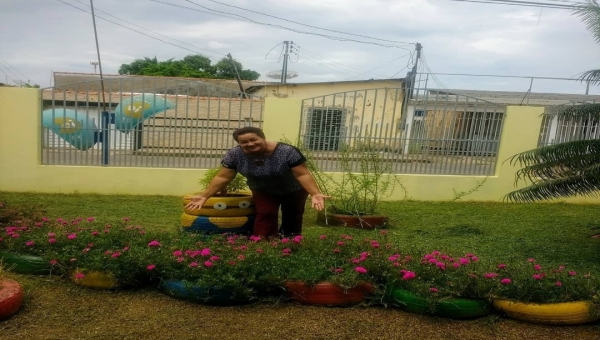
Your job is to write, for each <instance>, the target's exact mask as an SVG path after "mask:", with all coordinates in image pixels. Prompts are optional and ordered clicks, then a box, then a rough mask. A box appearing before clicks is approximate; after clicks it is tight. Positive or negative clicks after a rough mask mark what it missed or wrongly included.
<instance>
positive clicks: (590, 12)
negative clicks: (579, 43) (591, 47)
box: [573, 0, 600, 44]
mask: <svg viewBox="0 0 600 340" xmlns="http://www.w3.org/2000/svg"><path fill="white" fill-rule="evenodd" d="M587 2H588V3H587V4H585V5H582V6H578V7H577V8H575V9H574V10H573V14H574V15H576V16H578V17H579V18H581V21H583V23H584V24H585V26H586V28H587V29H588V31H590V33H592V35H593V36H594V39H595V40H596V42H597V43H599V44H600V5H599V4H598V2H597V1H596V0H588V1H587Z"/></svg>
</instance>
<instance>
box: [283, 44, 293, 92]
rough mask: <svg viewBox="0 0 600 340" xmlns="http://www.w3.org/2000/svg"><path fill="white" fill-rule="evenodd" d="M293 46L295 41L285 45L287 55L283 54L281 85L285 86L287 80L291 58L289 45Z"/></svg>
mask: <svg viewBox="0 0 600 340" xmlns="http://www.w3.org/2000/svg"><path fill="white" fill-rule="evenodd" d="M290 43H291V44H292V46H293V45H294V42H293V41H287V40H286V41H284V42H283V44H284V45H285V53H284V54H283V69H282V70H281V83H282V84H285V81H286V78H287V63H288V58H289V55H290V54H289V52H290V50H289V47H290V46H289V44H290Z"/></svg>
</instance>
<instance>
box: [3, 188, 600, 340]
mask: <svg viewBox="0 0 600 340" xmlns="http://www.w3.org/2000/svg"><path fill="white" fill-rule="evenodd" d="M0 201H6V202H7V203H8V204H9V205H21V204H34V205H39V206H40V207H42V208H43V209H44V210H45V211H46V215H47V216H48V217H51V218H58V217H62V218H66V219H69V218H75V217H88V216H94V217H96V218H97V219H98V220H106V221H111V220H115V219H121V218H123V217H130V218H131V219H132V222H133V223H134V224H138V225H141V226H144V227H145V228H146V229H147V230H172V231H173V232H178V225H179V216H180V214H181V208H182V203H181V198H180V197H172V196H126V195H116V196H113V195H111V196H108V195H106V196H105V195H88V194H34V193H9V192H0ZM381 213H383V214H386V215H388V216H390V219H391V221H390V226H389V228H388V232H389V235H390V237H391V239H393V240H394V242H396V243H397V244H399V245H400V246H403V247H406V248H407V249H412V250H422V253H425V252H429V251H432V250H440V251H444V252H447V253H450V254H456V255H464V253H474V254H476V255H478V256H479V257H480V259H481V260H482V261H492V262H493V263H500V262H504V263H510V262H512V261H525V260H526V259H527V258H535V259H537V261H538V262H540V263H543V264H545V265H549V266H550V265H551V266H558V265H566V266H567V267H568V268H572V269H575V270H577V271H579V272H595V273H599V272H600V270H599V267H598V259H599V254H600V253H599V250H600V239H598V238H592V237H591V236H592V235H595V234H598V233H600V219H599V217H600V216H599V215H600V211H599V209H598V206H594V205H569V204H502V203H471V202H452V203H450V202H440V203H436V202H402V203H398V202H384V203H382V207H381ZM315 221H316V213H315V212H314V211H312V210H311V209H307V213H306V216H305V225H304V234H305V235H306V236H317V235H321V234H325V233H326V234H330V235H331V234H342V233H345V234H351V235H354V236H355V237H360V236H362V235H365V236H368V235H370V234H372V233H375V232H377V231H362V230H356V229H347V228H340V227H322V226H318V225H317V224H316V223H315ZM4 275H6V276H9V277H12V278H16V279H18V280H19V281H20V282H22V283H23V285H24V286H25V288H26V292H27V300H26V305H25V306H24V309H23V310H22V312H21V313H19V314H18V315H16V316H14V317H13V318H11V319H9V320H7V321H4V322H0V339H109V338H110V339H113V338H120V339H491V338H497V339H521V338H523V337H528V338H534V339H538V338H539V339H542V338H543V339H563V338H572V339H575V338H576V339H598V338H600V335H599V334H600V325H598V324H595V325H587V326H578V327H550V326H541V325H532V324H526V323H520V322H516V321H512V320H508V319H504V318H500V317H498V316H490V317H486V318H483V319H478V320H471V321H454V320H445V319H438V318H433V317H427V316H418V315H411V314H407V313H404V312H401V311H398V310H396V309H393V308H389V309H384V308H382V307H371V308H362V307H356V308H317V307H306V306H299V305H296V304H290V303H273V304H269V303H258V304H253V305H249V306H241V307H222V308H219V307H207V306H202V305H197V304H193V303H189V302H185V301H178V300H174V299H172V298H168V297H166V296H164V295H162V294H161V293H159V292H157V291H155V290H142V291H114V292H112V291H91V290H87V289H83V288H79V287H77V286H75V285H73V284H71V283H70V282H68V281H65V280H64V279H61V278H55V277H27V276H22V275H16V274H12V273H4Z"/></svg>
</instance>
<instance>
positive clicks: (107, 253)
mask: <svg viewBox="0 0 600 340" xmlns="http://www.w3.org/2000/svg"><path fill="white" fill-rule="evenodd" d="M110 254H112V250H107V251H105V252H104V255H110Z"/></svg>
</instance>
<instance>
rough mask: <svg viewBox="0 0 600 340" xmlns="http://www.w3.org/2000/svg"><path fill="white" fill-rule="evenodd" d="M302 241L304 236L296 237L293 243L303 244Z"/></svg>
mask: <svg viewBox="0 0 600 340" xmlns="http://www.w3.org/2000/svg"><path fill="white" fill-rule="evenodd" d="M302 239H303V237H302V235H296V236H294V238H293V239H292V242H294V243H301V242H302Z"/></svg>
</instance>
